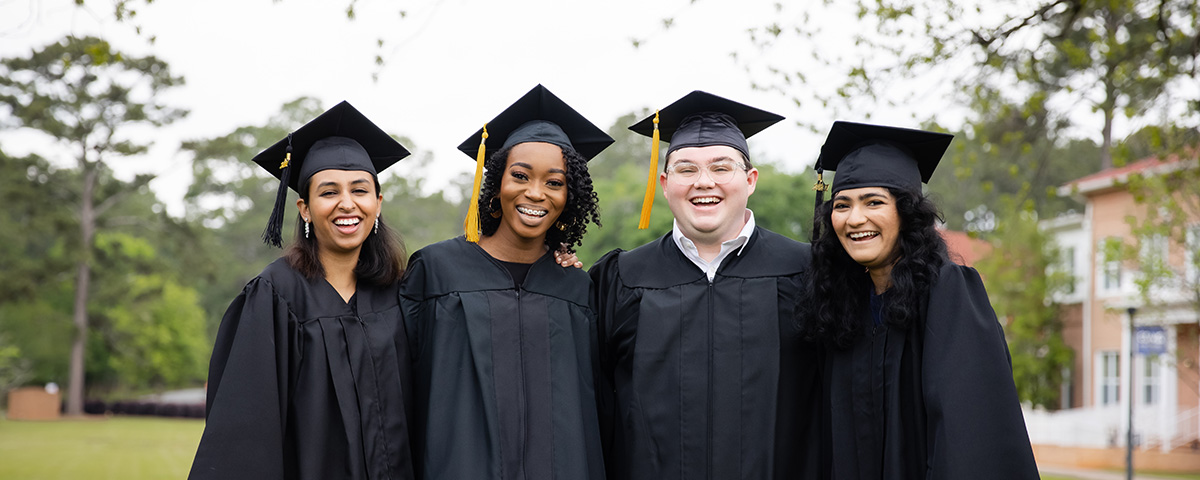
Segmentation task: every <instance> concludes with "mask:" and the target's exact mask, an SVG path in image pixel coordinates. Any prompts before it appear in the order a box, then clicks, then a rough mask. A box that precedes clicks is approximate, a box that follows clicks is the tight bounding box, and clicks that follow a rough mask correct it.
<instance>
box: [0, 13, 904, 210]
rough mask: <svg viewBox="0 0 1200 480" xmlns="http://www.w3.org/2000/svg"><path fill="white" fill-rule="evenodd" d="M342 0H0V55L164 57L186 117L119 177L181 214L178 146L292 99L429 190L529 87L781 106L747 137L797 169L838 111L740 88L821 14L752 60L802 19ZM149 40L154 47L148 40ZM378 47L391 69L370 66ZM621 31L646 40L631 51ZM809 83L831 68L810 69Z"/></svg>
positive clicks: (788, 54)
mask: <svg viewBox="0 0 1200 480" xmlns="http://www.w3.org/2000/svg"><path fill="white" fill-rule="evenodd" d="M347 3H348V0H282V1H280V2H278V3H274V2H271V1H269V0H205V1H190V2H184V1H173V2H172V1H159V2H155V3H154V4H152V5H149V6H141V7H140V9H139V15H138V16H137V19H136V21H135V22H133V24H137V25H141V26H142V28H143V34H142V35H141V36H138V35H135V34H133V32H132V25H133V24H131V23H117V22H115V21H113V20H111V9H112V7H111V4H110V3H109V2H107V1H89V2H88V5H89V7H88V8H85V9H80V8H76V7H75V6H74V1H73V0H40V1H39V0H0V56H4V57H9V56H15V55H23V56H27V55H29V53H30V52H31V51H32V49H34V48H38V47H41V46H44V45H46V44H48V43H51V42H54V41H57V40H59V39H61V38H62V37H63V36H65V35H67V34H75V35H86V34H99V35H101V36H103V37H104V38H106V39H108V40H109V41H111V42H112V43H113V44H114V46H115V47H116V48H117V49H119V50H121V51H125V52H129V53H132V54H137V55H145V54H154V55H156V56H158V57H160V58H162V59H164V60H166V61H167V62H168V63H169V64H170V66H171V68H172V71H173V72H175V73H176V74H178V75H182V76H184V77H185V78H186V82H187V83H186V85H185V86H183V87H180V88H177V89H175V90H174V91H172V92H171V93H170V94H168V95H167V96H166V97H164V98H163V99H162V100H164V101H166V102H168V103H170V104H171V105H174V106H178V107H183V108H186V109H188V110H190V111H191V114H190V115H189V116H188V117H187V118H185V119H184V120H181V121H179V122H177V123H175V124H173V125H170V126H168V127H166V128H163V129H160V130H159V131H156V132H153V135H154V139H155V141H156V143H157V145H156V148H155V149H154V150H153V151H152V153H151V154H150V155H148V156H146V157H145V158H141V159H136V160H122V161H121V162H120V163H119V164H115V165H114V168H115V169H116V171H117V172H118V174H119V175H120V176H122V177H125V178H128V177H131V176H132V175H133V174H134V173H140V172H154V173H158V174H160V178H159V179H158V180H156V181H155V183H154V184H152V187H153V188H154V189H155V191H156V192H157V193H158V194H159V196H160V198H162V199H163V200H164V201H165V202H167V203H168V205H170V206H171V210H172V212H174V213H180V212H179V208H180V207H179V198H180V197H181V195H182V192H183V190H184V189H185V188H184V187H186V185H187V184H188V183H190V181H191V177H190V169H189V166H188V163H187V162H188V160H189V159H188V158H187V157H186V156H184V155H182V154H179V153H177V148H178V145H179V142H180V141H182V140H187V139H197V138H206V137H212V136H217V135H222V134H225V133H228V132H229V131H231V130H232V129H234V128H236V127H238V126H241V125H247V124H250V125H260V124H263V123H264V122H265V121H266V119H267V118H269V117H270V116H271V115H273V114H275V113H277V112H278V111H279V108H280V106H281V105H282V104H283V103H285V102H287V101H290V100H293V99H295V98H297V97H299V96H302V95H307V96H313V97H317V98H319V99H321V100H322V101H323V102H324V105H325V106H326V107H328V106H332V105H333V104H335V103H337V102H338V101H341V100H348V101H350V103H352V104H354V106H355V107H357V108H358V109H360V110H362V111H363V112H364V113H365V114H366V115H367V116H368V117H370V118H371V119H372V120H374V121H375V122H376V123H378V124H379V125H380V126H381V127H383V128H384V129H385V130H387V131H389V132H392V133H395V134H400V135H404V136H407V137H409V138H411V139H412V140H413V141H414V142H415V144H416V145H415V146H416V147H417V148H419V149H422V150H428V151H432V152H433V153H434V156H435V160H437V164H436V165H435V168H432V169H431V171H430V172H429V176H430V177H431V182H430V183H431V185H433V186H435V187H440V186H443V185H445V183H446V181H447V180H448V179H449V178H452V177H453V176H454V175H455V174H457V173H459V172H467V171H468V170H470V169H472V168H473V166H472V165H471V163H470V161H469V159H468V158H467V157H465V156H463V155H462V154H460V153H458V152H457V150H455V148H454V147H455V146H456V145H458V144H459V143H460V142H461V141H462V140H463V139H464V138H466V137H467V136H468V135H470V134H471V133H472V132H474V131H475V130H476V129H478V128H479V127H480V125H482V123H483V122H485V121H487V120H489V119H491V118H492V116H494V115H496V114H497V113H499V112H500V110H502V109H503V108H504V107H506V106H507V105H508V104H509V103H511V102H512V101H513V100H515V99H516V98H518V97H519V96H520V95H522V94H524V93H525V92H526V91H528V90H529V89H530V88H532V87H533V86H534V85H536V84H538V83H542V84H544V85H545V86H546V87H547V88H549V89H550V90H551V91H553V92H554V93H555V94H556V95H558V96H559V97H561V98H562V99H563V100H565V101H566V102H567V103H569V104H571V105H572V106H574V107H575V108H576V109H577V110H579V111H580V112H581V113H583V114H584V115H585V116H587V117H588V118H589V119H591V120H592V121H593V122H594V123H596V124H598V125H600V126H601V127H602V128H605V129H607V128H608V126H609V125H611V124H612V122H613V121H615V120H616V118H617V117H619V116H620V115H623V114H625V113H628V112H631V111H634V110H638V109H641V108H656V107H662V106H665V105H667V104H669V103H670V102H672V101H674V100H675V99H677V98H679V97H681V96H683V95H684V94H686V93H688V92H690V91H692V90H696V89H699V90H705V91H708V92H711V93H715V94H717V95H721V96H725V97H728V98H732V99H734V100H738V101H741V102H743V103H748V104H751V105H754V106H757V107H760V108H763V109H766V110H771V111H774V112H777V113H779V114H781V115H784V116H786V117H788V118H789V121H786V122H783V123H781V124H779V125H777V126H775V127H772V128H770V129H768V130H766V131H764V132H763V133H761V134H759V136H756V137H754V138H753V139H751V142H750V143H751V148H752V149H754V150H755V152H756V155H758V156H759V157H760V158H766V159H772V160H774V161H776V162H777V163H779V164H780V165H782V166H783V167H784V168H786V169H787V170H790V171H799V170H800V169H801V168H803V166H804V165H809V164H811V163H812V162H813V161H814V160H815V159H816V153H817V151H818V150H819V148H820V144H821V142H822V141H823V136H822V135H823V132H819V133H816V134H814V133H811V132H808V131H806V130H804V129H801V128H799V127H797V126H796V125H795V123H794V122H793V121H794V120H795V119H796V118H804V119H805V120H806V121H808V122H811V123H813V124H816V125H828V124H830V123H832V121H833V120H834V118H833V115H834V114H833V113H832V112H829V111H826V110H825V109H822V108H817V107H816V106H813V105H806V106H804V108H800V107H797V106H796V105H794V104H793V103H792V102H791V101H790V100H789V99H787V98H786V97H784V96H782V95H780V94H777V93H768V92H762V91H756V90H754V89H752V88H751V84H752V83H753V82H755V81H759V82H762V81H766V80H769V78H766V77H764V76H763V75H764V73H763V72H765V71H766V68H767V67H768V66H782V67H793V68H794V67H797V66H804V65H805V63H804V62H806V61H807V59H808V55H809V52H810V51H811V49H812V48H821V49H830V48H835V47H836V46H837V45H840V44H843V43H844V41H845V38H846V37H845V35H846V32H848V31H849V30H850V29H853V28H857V27H856V26H854V25H853V24H852V23H850V22H849V21H848V20H847V19H848V18H850V16H848V15H845V14H840V13H838V12H836V11H833V12H828V13H826V15H827V18H828V20H827V21H824V22H823V23H824V24H825V25H826V26H827V27H834V28H831V30H832V31H833V32H832V33H830V32H826V34H825V36H824V37H822V38H819V39H817V40H816V42H814V44H800V43H793V44H791V45H787V46H784V47H777V48H774V49H771V50H768V51H757V50H755V49H753V48H751V47H750V45H749V41H748V37H747V35H746V34H745V31H746V29H747V28H750V27H754V26H761V25H763V24H765V23H768V22H769V21H770V20H772V19H775V18H779V19H780V20H787V18H786V17H787V16H789V15H796V14H797V13H796V12H793V11H784V12H783V13H776V12H775V10H774V9H773V7H772V3H773V2H770V1H761V2H750V1H739V2H731V1H715V0H710V1H698V2H696V3H695V4H691V3H690V1H689V0H666V1H654V2H652V1H646V0H640V1H638V0H606V1H600V2H596V1H590V2H583V1H563V0H519V1H510V0H506V1H502V2H501V1H487V0H441V1H423V2H415V3H418V4H419V5H417V6H414V7H411V9H410V10H409V11H408V15H407V16H406V17H405V18H403V19H401V18H400V16H399V13H398V10H397V9H398V8H399V7H398V6H397V5H396V4H398V3H410V2H391V1H387V2H385V1H372V0H360V1H359V2H358V3H357V6H356V9H357V20H355V21H349V20H347V19H346V16H345V13H344V10H345V7H346V5H347ZM665 17H674V18H675V23H674V25H673V26H672V27H671V28H669V29H664V28H663V27H662V23H661V20H662V19H663V18H665ZM781 17H782V18H781ZM839 23H842V24H844V25H845V27H844V29H840V28H838V27H839ZM839 30H841V33H842V38H839V37H838V36H837V35H838V32H839ZM151 35H153V36H155V37H156V38H157V41H156V42H155V43H154V44H150V43H149V42H148V41H147V37H148V36H151ZM380 37H382V38H383V40H384V49H383V53H384V55H385V57H386V65H385V67H383V69H382V70H377V67H376V65H375V62H374V56H375V54H376V53H378V52H379V50H378V49H377V48H376V41H377V39H379V38H380ZM631 38H646V39H648V41H646V42H644V43H643V44H642V46H641V47H640V48H635V47H634V46H633V45H632V44H631V42H630V39H631ZM733 51H739V52H741V55H742V56H741V58H742V62H741V63H738V62H735V61H734V60H733V59H732V58H731V57H730V55H729V54H730V52H733ZM743 66H749V68H750V72H747V71H746V69H745V68H743ZM804 68H806V69H807V68H808V67H807V66H806V67H804ZM376 71H378V73H379V75H378V80H377V81H373V80H372V72H376ZM812 75H816V76H817V77H818V78H819V77H820V75H827V74H826V73H822V72H820V71H818V70H816V69H815V67H813V68H812V70H810V78H811V76H812ZM756 76H757V77H762V78H755V77H756ZM835 81H838V79H831V81H830V82H829V84H830V85H833V84H834V83H835ZM818 88H820V87H818ZM801 93H802V92H801ZM801 96H803V95H801ZM871 112H872V113H873V115H874V117H873V120H875V121H879V122H882V123H891V124H895V125H905V126H914V125H913V123H914V120H912V114H913V111H910V110H906V109H900V110H895V109H883V108H871ZM925 113H928V112H925ZM862 118H863V117H861V116H860V117H857V118H846V119H848V120H861V119H862ZM38 136H39V135H38V134H36V133H32V132H29V131H24V132H20V131H18V132H7V133H3V134H0V141H2V142H3V143H2V145H3V148H4V149H5V150H6V151H9V152H10V153H15V154H21V153H27V152H28V151H30V150H34V149H38V150H39V153H42V154H43V155H47V153H46V152H45V151H44V150H47V149H48V148H49V146H47V145H45V143H44V142H43V141H42V140H40V139H39V138H37V137H38ZM51 156H53V155H52V154H51ZM63 158H66V157H63ZM247 160H248V159H247ZM60 161H62V160H61V159H60Z"/></svg>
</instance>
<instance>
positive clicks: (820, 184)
mask: <svg viewBox="0 0 1200 480" xmlns="http://www.w3.org/2000/svg"><path fill="white" fill-rule="evenodd" d="M828 188H829V186H828V185H826V184H825V180H824V175H822V174H821V170H819V169H818V170H817V183H814V184H813V191H816V192H824V191H825V190H827V189H828Z"/></svg>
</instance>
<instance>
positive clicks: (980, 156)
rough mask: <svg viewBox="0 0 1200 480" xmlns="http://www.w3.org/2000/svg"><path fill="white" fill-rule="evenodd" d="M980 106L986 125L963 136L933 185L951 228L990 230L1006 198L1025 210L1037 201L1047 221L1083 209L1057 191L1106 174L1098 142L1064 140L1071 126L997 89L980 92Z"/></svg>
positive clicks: (977, 122) (973, 123)
mask: <svg viewBox="0 0 1200 480" xmlns="http://www.w3.org/2000/svg"><path fill="white" fill-rule="evenodd" d="M973 105H974V106H973V110H975V111H976V112H979V113H978V118H976V119H973V120H970V121H969V122H968V123H967V124H966V125H965V126H964V127H963V131H962V132H960V133H958V134H956V135H955V141H954V143H952V144H951V146H950V149H949V151H947V152H946V155H945V157H944V158H943V159H942V162H941V164H940V165H939V167H938V170H937V172H936V173H935V174H934V175H933V178H932V179H931V180H930V183H929V191H930V192H931V193H933V194H934V195H936V197H937V198H938V200H939V202H938V204H939V206H941V208H942V209H943V214H944V215H945V220H946V226H947V228H949V229H952V230H966V231H986V230H988V229H990V228H991V226H990V223H989V222H988V221H982V222H981V221H980V218H981V216H982V217H983V218H985V219H986V218H987V217H986V215H987V214H988V213H990V214H991V215H995V213H996V212H995V210H996V209H998V208H1000V206H999V205H998V202H997V198H999V196H998V193H1004V194H1018V195H1019V196H1018V197H1017V198H1014V199H1013V201H1014V202H1016V203H1018V204H1022V203H1025V201H1026V200H1030V201H1032V202H1033V206H1034V209H1035V210H1036V212H1037V213H1038V215H1039V216H1040V217H1041V218H1051V217H1053V216H1055V215H1058V214H1061V213H1064V212H1067V211H1069V210H1075V211H1081V210H1082V209H1083V208H1082V205H1081V204H1080V203H1079V202H1078V201H1077V200H1075V199H1073V198H1070V197H1062V196H1059V195H1058V193H1057V187H1058V186H1060V185H1063V184H1066V183H1067V182H1069V181H1071V180H1074V179H1077V178H1080V177H1083V176H1085V175H1088V174H1090V173H1092V172H1095V171H1096V170H1098V169H1099V167H1100V161H1099V154H1098V152H1099V148H1098V147H1097V146H1096V145H1095V144H1094V143H1093V142H1091V141H1088V140H1068V139H1063V138H1060V137H1059V132H1060V131H1061V129H1062V128H1064V124H1063V123H1062V122H1061V121H1059V120H1055V119H1054V118H1053V117H1052V116H1051V115H1050V112H1048V111H1046V110H1045V109H1043V108H1034V107H1030V106H1028V105H1018V104H1014V103H1010V102H1008V101H1007V100H1005V99H1004V98H1003V97H1002V96H1001V95H1000V94H999V93H998V92H996V91H992V90H990V89H986V88H980V89H979V90H978V91H977V97H976V98H975V99H974V100H973ZM925 128H930V129H938V127H937V126H936V125H926V126H925ZM968 215H969V216H970V217H971V218H967V216H968Z"/></svg>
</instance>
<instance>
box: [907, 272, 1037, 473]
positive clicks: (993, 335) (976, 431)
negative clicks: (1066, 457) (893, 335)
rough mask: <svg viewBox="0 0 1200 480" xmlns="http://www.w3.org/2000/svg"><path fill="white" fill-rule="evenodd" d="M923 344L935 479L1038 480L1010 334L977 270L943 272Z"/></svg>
mask: <svg viewBox="0 0 1200 480" xmlns="http://www.w3.org/2000/svg"><path fill="white" fill-rule="evenodd" d="M924 344H925V349H924V355H923V359H922V367H923V371H924V382H923V387H922V388H923V390H924V398H925V406H926V412H927V415H928V416H927V421H928V432H929V435H928V437H927V440H928V442H929V445H928V456H929V457H928V462H929V463H928V467H929V475H928V478H932V479H959V478H979V479H983V478H994V479H1036V478H1038V472H1037V466H1036V464H1035V463H1034V459H1033V451H1032V448H1031V447H1030V444H1029V434H1028V431H1027V430H1026V429H1025V420H1024V417H1023V416H1022V413H1021V406H1020V403H1019V400H1018V398H1017V391H1016V387H1015V386H1014V384H1013V378H1012V359H1011V357H1010V356H1009V352H1008V345H1007V343H1006V342H1005V340H1004V330H1003V329H1002V328H1001V326H1000V323H999V322H998V321H997V320H996V314H995V312H994V311H993V310H992V307H991V304H990V303H989V301H988V297H987V292H986V291H985V290H984V288H983V282H982V281H981V280H980V278H979V274H978V273H977V272H976V271H975V270H974V269H972V268H970V267H963V266H958V265H949V266H947V267H946V268H943V269H942V272H941V274H940V276H939V279H938V282H937V284H936V285H935V286H934V288H933V290H932V292H931V294H930V297H929V306H928V311H927V315H926V324H925V339H924Z"/></svg>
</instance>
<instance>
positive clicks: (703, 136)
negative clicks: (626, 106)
mask: <svg viewBox="0 0 1200 480" xmlns="http://www.w3.org/2000/svg"><path fill="white" fill-rule="evenodd" d="M656 115H657V116H658V117H659V122H658V129H659V137H660V139H661V140H662V141H664V142H667V143H670V144H671V147H670V148H668V149H667V155H670V154H671V152H674V151H675V150H679V149H680V148H686V147H707V146H711V145H725V146H729V147H733V148H735V149H737V150H738V151H739V152H742V155H745V156H746V158H747V159H749V158H750V148H749V147H748V146H747V145H746V139H747V138H750V137H752V136H754V134H756V133H758V132H761V131H763V130H764V129H766V128H767V127H769V126H771V125H774V124H775V123H776V122H778V121H780V120H783V117H782V116H779V115H776V114H774V113H771V112H768V111H765V110H760V109H757V108H754V107H751V106H749V105H745V104H742V103H738V102H735V101H733V100H729V99H727V98H722V97H718V96H716V95H713V94H711V93H707V92H702V91H700V90H696V91H693V92H692V93H689V94H687V95H684V96H683V98H680V99H679V100H676V101H675V103H672V104H670V105H667V106H666V107H663V108H662V109H661V110H659V111H658V112H657V114H656ZM629 129H630V130H633V131H635V132H637V133H640V134H642V135H645V136H647V137H651V136H653V133H654V116H650V117H646V118H644V119H642V121H640V122H638V123H635V124H633V126H630V127H629Z"/></svg>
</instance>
